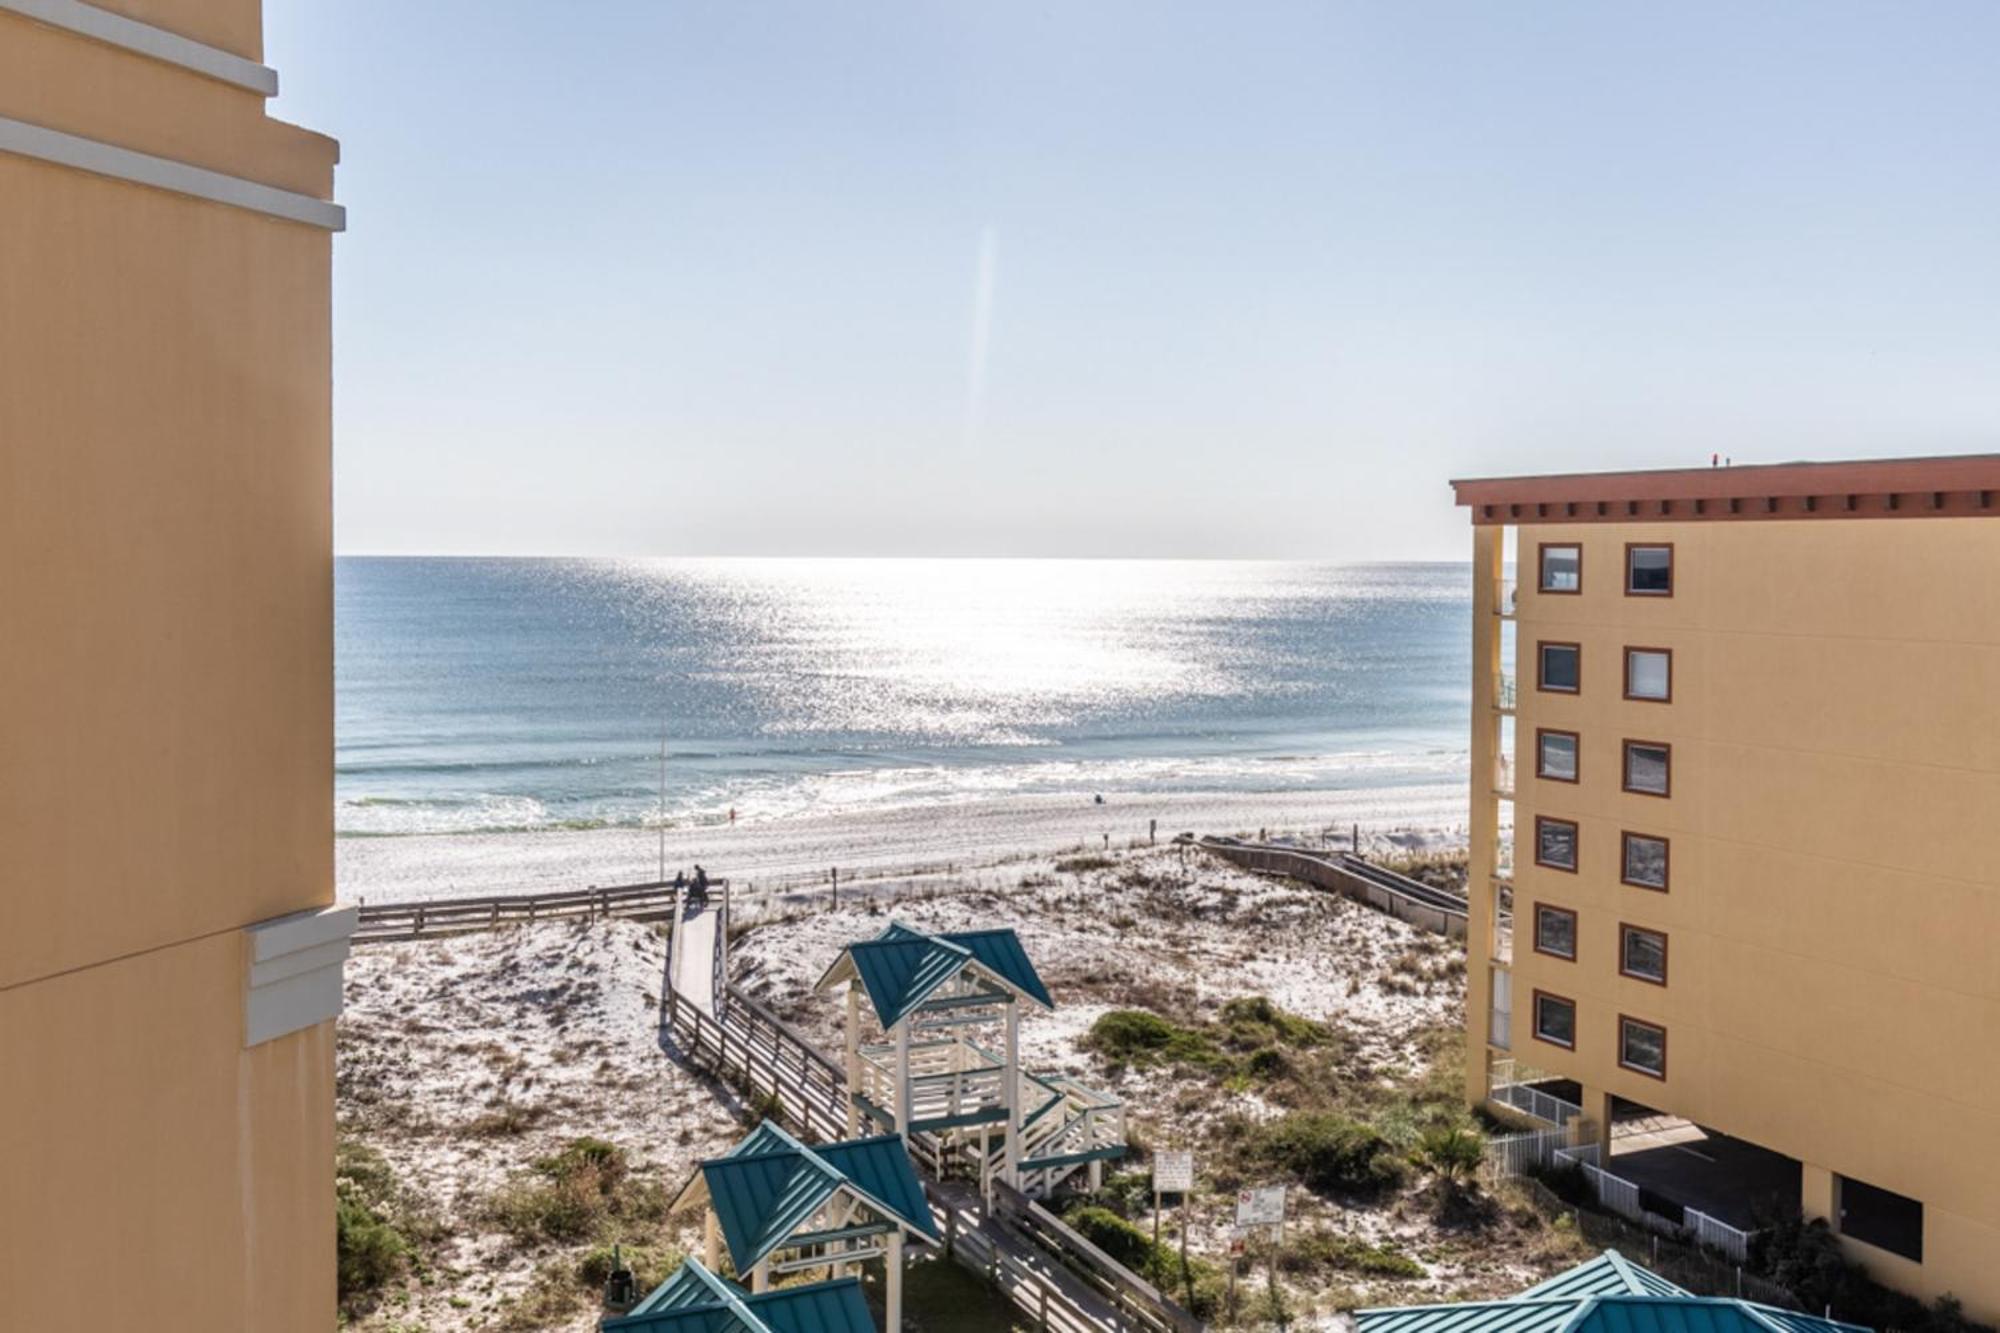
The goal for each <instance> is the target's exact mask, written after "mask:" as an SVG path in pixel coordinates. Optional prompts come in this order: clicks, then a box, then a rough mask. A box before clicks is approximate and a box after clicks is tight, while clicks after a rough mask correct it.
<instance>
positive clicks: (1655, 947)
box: [1618, 926, 1667, 986]
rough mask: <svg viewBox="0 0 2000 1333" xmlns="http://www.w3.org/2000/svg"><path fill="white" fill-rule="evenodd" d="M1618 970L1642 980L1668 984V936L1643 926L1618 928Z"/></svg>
mask: <svg viewBox="0 0 2000 1333" xmlns="http://www.w3.org/2000/svg"><path fill="white" fill-rule="evenodd" d="M1618 970H1619V971H1620V972H1622V973H1624V974H1625V975H1626V976H1628V977H1634V978H1636V979H1638V980H1640V981H1652V982H1657V983H1658V984H1660V985H1662V986H1664V985H1666V984H1667V937H1666V936H1665V935H1664V934H1662V933H1661V932H1659V931H1657V930H1647V929H1645V928H1643V927H1641V926H1620V927H1619V928H1618Z"/></svg>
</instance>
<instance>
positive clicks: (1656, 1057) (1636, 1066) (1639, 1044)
mask: <svg viewBox="0 0 2000 1333" xmlns="http://www.w3.org/2000/svg"><path fill="white" fill-rule="evenodd" d="M1618 1063H1619V1065H1620V1066H1621V1067H1623V1068H1625V1069H1630V1070H1632V1071H1633V1072H1635V1073H1639V1074H1644V1075H1646V1076H1647V1077H1648V1078H1661V1079H1663V1078H1665V1077H1666V1076H1667V1030H1666V1029H1665V1028H1663V1027H1661V1026H1660V1025H1659V1024H1658V1023H1648V1022H1646V1021H1645V1020H1644V1019H1641V1018H1628V1017H1627V1016H1626V1015H1624V1014H1620V1015H1619V1016H1618Z"/></svg>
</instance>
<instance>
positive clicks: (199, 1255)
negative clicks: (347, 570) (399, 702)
mask: <svg viewBox="0 0 2000 1333" xmlns="http://www.w3.org/2000/svg"><path fill="white" fill-rule="evenodd" d="M261 25H262V18H261V13H260V7H259V0H101V2H100V3H94V4H86V3H80V0H0V1327H6V1328H9V1329H14V1328H18V1329H24V1330H26V1329H63V1328H76V1327H81V1326H84V1325H86V1324H88V1325H90V1326H103V1327H133V1328H140V1327H143V1328H149V1329H151V1328H160V1329H188V1330H197V1329H198V1330H203V1331H204V1333H209V1331H212V1330H220V1329H246V1330H250V1329H254V1330H260V1331H261V1330H285V1331H286V1333H291V1331H292V1330H305V1329H327V1328H331V1327H332V1326H333V1323H334V1255H333V1212H334V1208H333V1203H334V1201H333V1173H332V1158H333V1024H332V1021H331V1020H332V1018H333V1015H334V1012H335V1010H336V1009H337V1007H338V1004H339V997H340V964H341V960H342V959H343V958H344V957H345V955H346V949H347V943H346V939H347V931H348V928H349V917H350V914H349V913H345V912H338V911H333V910H331V909H330V906H329V905H330V904H331V902H332V900H333V855H332V751H333V737H332V711H333V710H332V579H331V576H332V554H331V541H332V529H331V456H330V454H331V447H330V427H331V422H330V418H331V406H330V388H331V349H330V338H331V333H330V329H331V325H330V314H329V305H330V290H331V289H330V270H329V265H330V262H331V250H332V235H333V233H334V232H335V231H337V230H339V228H340V226H341V223H342V217H341V211H340V209H339V208H338V207H337V206H336V205H334V204H332V203H331V202H329V200H330V197H331V194H332V185H333V168H334V161H335V157H336V149H335V145H334V144H333V142H332V141H331V140H329V139H326V138H323V137H321V136H319V135H317V134H312V133H308V132H307V131H305V130H301V129H297V128H294V127H292V126H290V125H285V124H282V123H279V122H277V121H275V120H272V119H269V118H268V117H267V116H266V115H265V100H266V99H267V98H268V97H269V96H270V95H271V94H272V92H274V91H275V89H276V86H277V85H276V76H275V75H274V74H273V73H272V72H271V71H270V70H269V69H267V68H266V67H265V66H264V65H263V64H262V63H261V57H262V34H261Z"/></svg>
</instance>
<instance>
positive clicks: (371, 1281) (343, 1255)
mask: <svg viewBox="0 0 2000 1333" xmlns="http://www.w3.org/2000/svg"><path fill="white" fill-rule="evenodd" d="M333 1235H334V1253H335V1256H336V1257H335V1264H334V1268H335V1281H336V1283H337V1285H338V1288H339V1296H340V1300H341V1301H342V1303H346V1302H349V1301H352V1300H354V1299H355V1298H357V1297H361V1296H367V1295H372V1294H373V1293H375V1292H378V1291H380V1290H381V1289H382V1288H383V1287H386V1286H387V1285H389V1283H391V1282H393V1281H395V1279H397V1278H398V1277H401V1276H402V1273H403V1265H404V1263H405V1261H406V1260H407V1259H408V1257H409V1253H410V1245H409V1242H408V1241H406V1240H404V1239H403V1233H402V1232H400V1231H398V1230H396V1228H395V1227H394V1226H393V1225H392V1224H391V1223H389V1222H387V1221H385V1220H384V1219H383V1218H382V1216H381V1215H380V1214H378V1213H377V1212H376V1211H375V1210H374V1209H373V1208H370V1207H369V1206H368V1205H367V1204H365V1203H363V1202H361V1201H360V1200H359V1199H352V1198H336V1200H335V1202H334V1225H333Z"/></svg>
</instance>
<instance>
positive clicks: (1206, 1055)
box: [1080, 1009, 1228, 1069]
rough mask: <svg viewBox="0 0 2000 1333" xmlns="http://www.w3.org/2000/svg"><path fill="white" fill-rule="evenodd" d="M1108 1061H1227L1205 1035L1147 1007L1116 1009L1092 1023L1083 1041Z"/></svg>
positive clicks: (1196, 1063)
mask: <svg viewBox="0 0 2000 1333" xmlns="http://www.w3.org/2000/svg"><path fill="white" fill-rule="evenodd" d="M1080 1044H1081V1045H1082V1046H1083V1047H1084V1048H1085V1049H1086V1050H1091V1051H1095V1052H1097V1053H1098V1054H1099V1055H1102V1056H1103V1057H1104V1058H1106V1059H1107V1060H1115V1061H1120V1062H1122V1063H1125V1064H1131V1065H1151V1064H1178V1065H1192V1066H1195V1067H1196V1068H1204V1069H1210V1068H1216V1067H1219V1066H1223V1065H1226V1064H1227V1063H1228V1060H1227V1059H1226V1057H1224V1055H1223V1054H1222V1052H1221V1051H1219V1050H1217V1049H1216V1048H1215V1043H1214V1042H1213V1041H1211V1040H1210V1039H1209V1038H1208V1037H1207V1036H1206V1035H1205V1034H1203V1033H1200V1032H1196V1031H1193V1030H1191V1029H1189V1028H1184V1027H1179V1026H1177V1025H1175V1024H1173V1023H1169V1022H1168V1021H1167V1020H1166V1019H1164V1018H1161V1017H1160V1016H1159V1015H1158V1014H1155V1013H1150V1012H1148V1011H1147V1010H1144V1009H1113V1010H1110V1011H1109V1012H1108V1013H1105V1014H1103V1015H1101V1016H1100V1017H1099V1018H1098V1020H1097V1021H1096V1022H1095V1023H1092V1024H1091V1025H1090V1031H1089V1032H1088V1033H1086V1034H1085V1035H1084V1038H1083V1040H1082V1042H1081V1043H1080Z"/></svg>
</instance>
